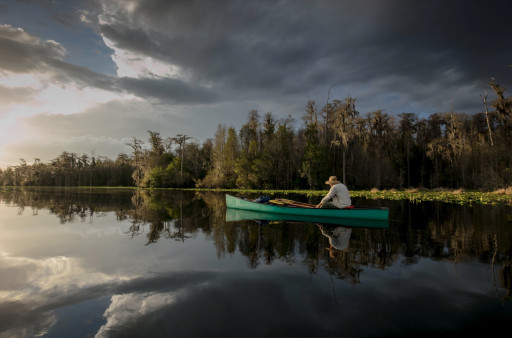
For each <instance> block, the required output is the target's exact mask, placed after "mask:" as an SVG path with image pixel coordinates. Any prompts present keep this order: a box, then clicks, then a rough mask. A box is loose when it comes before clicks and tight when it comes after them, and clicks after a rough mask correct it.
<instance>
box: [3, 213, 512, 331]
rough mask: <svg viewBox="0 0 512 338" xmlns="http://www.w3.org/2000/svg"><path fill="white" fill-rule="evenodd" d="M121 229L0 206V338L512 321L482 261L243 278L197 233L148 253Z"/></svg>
mask: <svg viewBox="0 0 512 338" xmlns="http://www.w3.org/2000/svg"><path fill="white" fill-rule="evenodd" d="M129 226H130V222H129V221H121V222H120V221H117V220H116V218H115V215H114V214H113V213H107V214H105V216H104V217H97V218H94V220H93V222H92V223H89V222H75V223H68V224H60V222H59V220H58V218H57V217H56V216H55V215H50V214H48V213H47V212H46V211H43V210H41V211H40V212H39V215H38V216H32V214H31V213H30V212H25V213H23V214H21V215H18V213H17V208H12V207H5V206H3V205H0V318H2V320H1V321H0V337H4V336H5V337H18V336H19V337H23V336H33V335H37V334H44V333H47V336H50V337H51V336H54V337H57V336H60V337H64V336H69V332H70V330H74V332H75V334H76V335H78V336H86V335H95V334H96V336H97V337H110V336H123V335H128V334H129V335H130V336H148V337H149V336H152V337H154V336H162V335H164V336H171V335H172V336H177V337H183V336H187V337H199V336H209V335H210V334H211V333H219V334H220V335H222V336H225V337H229V336H232V337H241V336H244V337H261V336H268V335H274V336H286V335H292V336H308V337H314V336H328V335H331V334H332V333H336V335H344V336H351V337H354V336H367V335H371V334H378V335H382V334H384V333H389V334H390V335H392V334H393V333H401V332H404V331H407V330H408V331H414V330H419V329H421V328H423V329H427V330H428V329H429V327H430V328H436V329H437V328H444V329H445V330H447V331H453V330H458V329H459V327H461V326H463V327H464V326H468V325H472V324H471V320H474V319H475V318H479V317H480V316H482V315H483V313H482V312H483V311H486V312H487V315H488V316H494V318H496V319H497V320H498V319H500V318H502V317H506V316H509V317H510V315H511V314H512V309H511V305H510V304H505V305H504V306H501V304H499V299H498V297H496V296H495V295H494V293H493V286H494V284H493V278H492V271H491V269H490V268H489V267H488V266H485V265H482V264H477V263H461V264H454V263H450V262H436V261H432V260H428V259H420V260H419V261H418V263H417V264H409V265H408V264H404V263H402V262H400V261H399V262H398V263H396V264H394V265H393V266H391V267H388V268H386V269H385V270H378V269H373V268H369V267H365V266H363V267H362V269H363V271H362V272H361V284H358V285H355V286H353V285H351V284H349V282H347V281H342V280H337V279H333V277H332V278H331V277H330V276H329V275H328V274H327V273H326V272H325V270H322V269H320V271H319V272H318V273H317V274H315V275H310V274H308V272H307V268H306V267H305V266H303V265H302V263H301V261H302V259H301V258H296V259H294V263H290V264H289V263H284V262H275V263H273V264H272V265H271V266H267V265H264V264H262V265H260V266H259V267H258V268H257V269H255V270H251V269H249V268H248V265H247V259H246V258H245V257H243V256H241V255H240V254H238V253H236V254H233V255H227V256H225V257H222V258H220V259H219V258H218V256H217V252H216V250H215V247H214V245H213V242H211V241H206V240H205V237H204V236H202V235H198V236H196V237H194V238H193V239H188V240H186V241H185V242H179V241H174V240H170V239H164V238H162V239H160V240H159V241H158V242H157V243H154V244H151V245H146V243H147V238H146V236H145V234H142V235H140V236H136V237H133V238H132V237H131V236H130V235H129V234H127V233H126V232H127V230H128V228H129ZM501 292H502V290H501ZM412 309H414V310H412ZM493 312H494V313H493ZM367 322H371V323H372V325H367V324H365V323H367ZM72 323H76V325H72ZM498 326H499V325H498Z"/></svg>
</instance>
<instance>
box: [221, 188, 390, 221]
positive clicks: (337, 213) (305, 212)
mask: <svg viewBox="0 0 512 338" xmlns="http://www.w3.org/2000/svg"><path fill="white" fill-rule="evenodd" d="M226 206H227V207H228V209H238V210H247V211H252V212H257V213H260V214H261V213H265V214H276V215H278V216H279V218H280V219H284V218H286V219H290V220H292V218H294V219H295V220H296V219H297V218H301V219H303V220H304V221H309V222H320V223H333V224H340V223H336V222H341V221H342V220H349V219H352V220H354V219H357V220H378V221H386V222H387V220H388V216H389V209H388V208H354V209H311V208H294V207H286V206H278V205H270V204H264V203H255V202H252V201H248V200H245V199H241V198H238V197H234V196H231V195H226ZM335 221H336V222H335Z"/></svg>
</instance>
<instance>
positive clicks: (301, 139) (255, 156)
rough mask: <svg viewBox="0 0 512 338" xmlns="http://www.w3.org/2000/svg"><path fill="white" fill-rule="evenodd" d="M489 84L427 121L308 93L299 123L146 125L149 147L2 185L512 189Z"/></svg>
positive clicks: (499, 98)
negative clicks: (160, 128)
mask: <svg viewBox="0 0 512 338" xmlns="http://www.w3.org/2000/svg"><path fill="white" fill-rule="evenodd" d="M489 86H490V87H491V88H492V90H493V91H494V93H495V94H496V100H494V101H492V102H490V106H489V105H487V101H486V99H487V96H485V101H484V103H485V113H480V114H473V115H467V114H463V113H457V112H453V111H449V112H441V113H436V114H432V115H430V116H428V117H427V118H421V119H420V118H418V116H417V115H416V114H414V113H401V114H398V115H397V116H396V117H395V116H392V115H389V114H386V113H384V111H383V110H376V111H373V112H369V113H366V114H360V113H359V112H358V111H357V110H356V106H355V102H356V99H354V98H351V97H347V98H345V99H344V100H338V99H335V100H330V99H328V101H327V102H326V104H325V105H324V106H323V107H321V109H320V110H319V111H317V108H316V104H315V102H314V101H312V100H308V102H307V104H306V109H305V113H304V115H303V121H304V126H303V127H301V128H299V129H298V130H297V129H295V128H294V120H293V118H291V117H288V118H284V119H281V120H276V119H274V117H273V116H272V114H271V113H266V114H265V115H264V117H263V121H261V122H260V114H259V113H258V111H256V110H251V111H250V112H249V114H248V119H247V123H246V124H244V125H243V126H242V127H241V129H240V131H239V132H238V133H237V131H236V130H235V128H234V127H229V128H226V126H225V125H219V126H218V129H217V132H216V134H215V138H214V139H213V140H207V141H205V142H204V143H203V144H202V145H200V144H198V143H196V142H194V141H189V140H190V139H191V137H189V136H187V135H181V134H180V135H176V137H167V138H166V139H164V138H162V137H161V135H160V133H158V132H153V131H149V130H148V133H149V137H148V146H146V145H145V143H144V142H143V141H141V140H138V139H137V138H135V137H133V138H132V140H131V142H130V143H129V144H128V145H129V146H130V147H131V148H132V154H130V155H126V154H120V155H119V156H118V158H117V159H116V160H110V159H108V158H104V157H101V156H95V155H94V154H92V155H91V156H88V155H86V154H82V155H79V154H75V153H70V152H66V151H65V152H63V153H62V154H61V155H60V156H58V157H57V158H56V159H54V160H52V161H50V163H42V162H41V161H39V160H37V159H36V160H35V161H34V162H33V163H32V164H29V163H27V162H26V161H25V160H24V159H21V160H20V163H19V165H16V166H12V167H9V168H6V169H4V170H0V185H16V186H27V185H36V186H41V185H49V186H98V185H111V186H116V185H132V184H133V185H135V186H137V187H147V188H167V187H172V188H192V187H198V188H247V189H256V188H258V189H261V188H265V189H287V190H291V189H311V190H312V191H314V190H316V189H322V188H323V182H324V180H325V179H326V178H327V177H329V176H331V175H336V176H338V178H340V179H341V180H342V181H343V182H344V183H345V184H346V185H347V186H348V187H349V189H350V190H353V191H357V190H363V191H365V189H372V188H375V189H378V190H382V191H385V190H386V189H388V190H389V189H401V190H404V189H406V188H411V187H417V188H422V189H423V188H426V189H435V188H441V187H445V188H450V189H460V188H462V189H469V190H482V191H492V190H496V189H499V188H505V187H510V186H512V174H511V168H512V151H511V149H512V100H511V99H510V98H506V97H505V95H504V88H501V87H500V86H499V85H497V84H495V83H494V80H493V81H491V83H489ZM488 108H492V109H488ZM390 197H393V195H390ZM417 198H421V199H423V198H428V197H425V196H420V197H417ZM483 198H484V197H483ZM468 199H469V200H472V198H470V197H468ZM484 199H485V198H484Z"/></svg>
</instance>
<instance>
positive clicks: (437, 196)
mask: <svg viewBox="0 0 512 338" xmlns="http://www.w3.org/2000/svg"><path fill="white" fill-rule="evenodd" d="M13 188H24V187H0V192H2V191H9V190H12V189H13ZM26 188H43V189H44V188H46V189H48V188H56V187H26ZM69 188H70V189H73V188H78V189H84V190H85V189H87V190H90V189H111V190H115V189H133V190H136V189H137V188H136V187H69ZM144 190H151V189H144ZM155 190H185V191H216V192H225V193H231V194H236V195H241V196H243V195H244V194H247V195H249V194H250V195H254V194H258V195H265V196H271V197H274V196H275V197H284V196H286V195H292V194H299V195H304V196H307V197H318V198H321V197H323V196H324V195H325V194H326V193H327V190H254V189H178V188H162V189H155ZM350 195H351V196H352V197H364V198H367V199H384V200H409V201H410V202H412V203H421V202H432V201H438V202H444V203H456V204H460V205H473V204H486V205H498V204H501V205H512V187H508V188H506V189H500V190H497V191H493V192H478V191H465V190H461V189H459V190H447V189H436V190H425V189H408V190H395V189H391V190H377V189H372V190H351V191H350Z"/></svg>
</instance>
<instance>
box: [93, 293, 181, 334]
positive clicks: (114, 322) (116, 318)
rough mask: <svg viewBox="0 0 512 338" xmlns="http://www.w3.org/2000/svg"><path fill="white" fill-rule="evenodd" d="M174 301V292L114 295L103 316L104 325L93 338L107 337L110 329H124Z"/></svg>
mask: <svg viewBox="0 0 512 338" xmlns="http://www.w3.org/2000/svg"><path fill="white" fill-rule="evenodd" d="M175 301H176V293H175V292H165V293H132V294H122V295H114V296H112V298H111V303H110V306H109V307H108V309H107V310H106V311H105V313H104V314H103V316H104V317H105V318H106V321H107V322H106V323H105V324H104V325H103V326H102V327H101V328H100V329H99V331H98V333H97V334H96V335H95V337H98V338H100V337H108V336H109V335H108V331H109V329H110V328H117V327H124V326H126V325H129V324H131V323H132V322H133V321H136V320H139V319H140V317H141V316H144V315H148V314H151V313H153V312H156V311H158V310H159V309H161V308H163V307H165V306H168V305H170V304H172V303H174V302H175Z"/></svg>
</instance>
